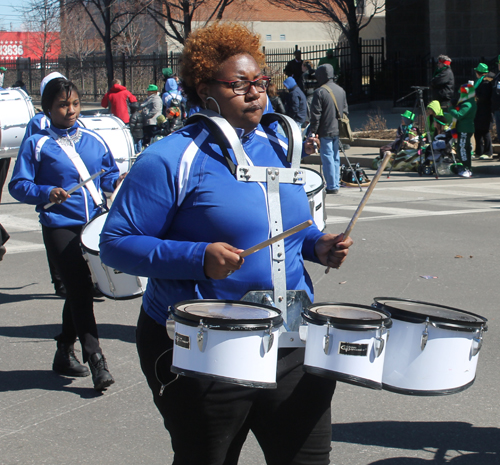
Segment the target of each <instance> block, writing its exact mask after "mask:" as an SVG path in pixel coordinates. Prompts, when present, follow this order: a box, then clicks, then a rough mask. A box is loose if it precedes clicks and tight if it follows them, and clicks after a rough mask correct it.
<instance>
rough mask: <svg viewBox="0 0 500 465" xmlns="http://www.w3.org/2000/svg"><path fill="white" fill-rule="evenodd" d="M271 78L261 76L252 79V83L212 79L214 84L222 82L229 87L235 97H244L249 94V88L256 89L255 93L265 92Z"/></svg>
mask: <svg viewBox="0 0 500 465" xmlns="http://www.w3.org/2000/svg"><path fill="white" fill-rule="evenodd" d="M270 80H271V78H269V77H267V76H262V77H260V78H258V79H254V80H253V81H239V80H238V81H223V80H222V79H214V81H215V82H222V83H223V84H227V85H228V86H231V87H232V89H233V92H234V93H235V94H236V95H245V94H248V92H250V87H252V86H254V87H255V88H256V89H257V92H260V93H263V92H265V91H266V89H267V87H268V86H269V81H270Z"/></svg>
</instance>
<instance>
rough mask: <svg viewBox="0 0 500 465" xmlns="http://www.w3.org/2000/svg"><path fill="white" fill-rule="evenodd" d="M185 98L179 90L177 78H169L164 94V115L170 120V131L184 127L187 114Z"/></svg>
mask: <svg viewBox="0 0 500 465" xmlns="http://www.w3.org/2000/svg"><path fill="white" fill-rule="evenodd" d="M185 100H186V99H185V98H184V96H183V95H182V93H181V92H180V91H179V88H178V84H177V81H176V80H175V78H170V79H167V82H166V83H165V92H164V93H163V95H162V101H163V115H164V116H165V117H166V118H167V119H168V121H169V131H170V132H172V131H176V130H177V129H179V128H180V127H182V123H183V120H184V119H185V115H186V103H185Z"/></svg>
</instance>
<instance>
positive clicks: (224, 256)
mask: <svg viewBox="0 0 500 465" xmlns="http://www.w3.org/2000/svg"><path fill="white" fill-rule="evenodd" d="M241 252H243V250H242V249H237V248H236V247H233V246H232V245H229V244H226V243H225V242H214V243H212V244H208V246H207V248H206V249H205V263H204V265H203V271H204V272H205V276H206V277H207V278H211V279H225V278H227V277H228V276H229V275H230V274H232V273H233V271H236V270H239V269H240V268H241V265H243V262H244V261H245V260H244V259H243V258H242V257H240V255H239V254H240V253H241Z"/></svg>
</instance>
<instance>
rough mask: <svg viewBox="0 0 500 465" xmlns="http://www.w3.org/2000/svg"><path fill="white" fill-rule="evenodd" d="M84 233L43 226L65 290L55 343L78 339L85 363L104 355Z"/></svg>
mask: <svg viewBox="0 0 500 465" xmlns="http://www.w3.org/2000/svg"><path fill="white" fill-rule="evenodd" d="M81 231H82V227H81V226H77V227H67V228H48V227H47V226H42V234H43V242H44V244H45V248H46V249H47V255H48V257H49V259H50V260H51V261H52V262H53V263H54V264H55V266H56V267H57V269H58V270H59V271H60V272H61V279H62V282H63V284H64V286H65V287H66V301H65V302H64V307H63V314H62V332H61V334H59V335H58V336H56V338H55V339H56V340H57V341H59V342H64V343H67V344H72V343H74V342H75V341H76V338H77V336H78V338H79V339H80V343H81V345H82V353H83V361H84V362H86V361H87V360H88V358H89V357H90V355H92V354H94V353H96V352H97V353H102V352H101V348H100V347H99V336H98V334H97V325H96V322H95V317H94V302H93V295H92V289H93V284H92V280H91V278H90V272H89V267H88V265H87V262H86V261H85V259H84V258H83V255H82V249H81V248H80V234H81Z"/></svg>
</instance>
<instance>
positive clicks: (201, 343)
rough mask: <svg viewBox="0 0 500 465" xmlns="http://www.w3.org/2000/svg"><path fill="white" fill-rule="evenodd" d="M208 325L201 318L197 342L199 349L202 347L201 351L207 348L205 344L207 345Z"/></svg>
mask: <svg viewBox="0 0 500 465" xmlns="http://www.w3.org/2000/svg"><path fill="white" fill-rule="evenodd" d="M206 329H207V328H206V326H205V324H204V323H203V320H200V325H199V326H198V334H197V335H196V342H197V343H198V349H200V352H203V351H204V350H205V345H206V342H207V340H206V338H205V334H204V333H205V330H206Z"/></svg>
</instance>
